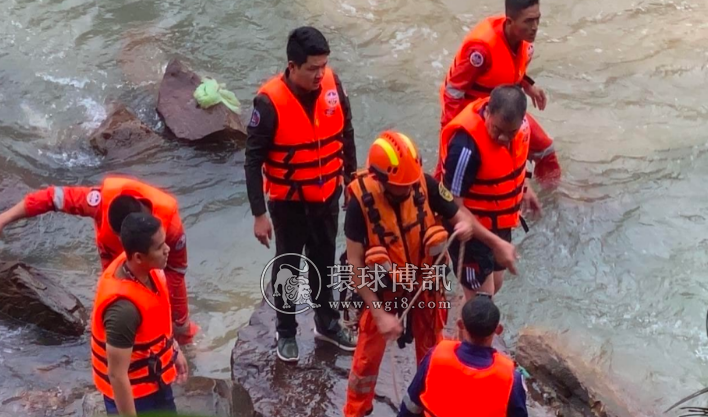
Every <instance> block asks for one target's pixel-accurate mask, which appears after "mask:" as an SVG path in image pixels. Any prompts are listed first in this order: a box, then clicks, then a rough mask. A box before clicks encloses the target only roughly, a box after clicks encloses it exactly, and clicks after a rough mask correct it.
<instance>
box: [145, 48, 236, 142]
mask: <svg viewBox="0 0 708 417" xmlns="http://www.w3.org/2000/svg"><path fill="white" fill-rule="evenodd" d="M201 81H202V80H201V77H199V75H197V74H196V73H194V72H193V71H192V70H190V69H189V68H187V67H186V66H185V65H184V64H182V62H180V61H179V60H178V59H173V60H171V61H170V63H169V64H168V65H167V69H166V70H165V75H164V77H163V78H162V83H161V84H160V91H159V95H158V98H157V112H158V113H159V114H160V117H161V118H162V120H163V121H164V122H165V126H166V127H167V129H169V132H170V133H171V134H172V135H174V136H175V137H176V138H177V139H182V140H188V141H201V140H205V141H216V142H222V141H235V142H243V141H244V140H245V139H246V130H245V129H244V127H243V124H242V122H241V119H240V118H239V116H238V114H236V113H234V112H232V111H231V110H229V108H228V107H226V106H225V105H224V104H223V103H219V104H216V105H214V106H211V107H209V108H207V109H203V108H201V107H199V105H198V104H197V101H196V100H195V99H194V90H196V88H197V87H198V86H199V84H201Z"/></svg>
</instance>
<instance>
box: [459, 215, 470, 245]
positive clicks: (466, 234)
mask: <svg viewBox="0 0 708 417" xmlns="http://www.w3.org/2000/svg"><path fill="white" fill-rule="evenodd" d="M455 232H457V240H459V241H460V242H467V241H468V240H470V239H472V235H473V234H474V228H473V226H472V221H471V220H470V219H467V218H465V219H463V220H460V221H458V222H457V223H455Z"/></svg>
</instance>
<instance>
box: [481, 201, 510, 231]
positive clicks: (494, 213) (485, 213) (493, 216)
mask: <svg viewBox="0 0 708 417" xmlns="http://www.w3.org/2000/svg"><path fill="white" fill-rule="evenodd" d="M519 210H521V202H519V203H518V204H515V205H514V206H513V207H509V208H508V209H503V210H478V209H470V212H471V213H472V214H474V215H475V216H478V217H487V218H489V219H490V220H491V221H492V230H498V229H499V223H498V219H499V216H504V215H507V214H514V213H516V212H517V211H519Z"/></svg>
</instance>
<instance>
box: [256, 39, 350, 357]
mask: <svg viewBox="0 0 708 417" xmlns="http://www.w3.org/2000/svg"><path fill="white" fill-rule="evenodd" d="M329 53H330V49H329V45H328V43H327V39H325V37H324V35H322V33H321V32H320V31H319V30H317V29H315V28H312V27H300V28H297V29H295V30H294V31H292V32H291V33H290V36H289V38H288V44H287V56H288V67H287V69H286V70H285V73H284V74H281V75H278V76H276V77H274V78H272V79H271V80H269V81H268V82H266V83H265V84H264V85H263V86H262V87H261V88H260V89H259V90H258V95H257V96H256V97H255V98H254V99H253V107H254V108H253V113H252V115H251V122H250V124H249V126H248V138H247V141H246V162H245V164H244V168H245V170H246V186H247V190H248V199H249V201H250V204H251V212H252V213H253V216H254V217H255V224H254V234H255V236H256V238H257V239H258V240H259V241H260V242H261V243H262V244H263V245H265V246H266V247H270V239H271V238H272V234H273V229H274V230H275V251H276V257H277V256H280V255H283V254H287V253H296V254H300V253H302V250H303V247H304V248H305V255H306V256H307V258H308V259H309V260H311V261H312V263H313V264H314V265H315V267H316V268H317V270H318V271H319V276H320V277H322V281H323V282H322V283H320V282H319V280H318V279H317V276H318V274H317V273H314V272H313V273H310V274H308V275H309V285H310V288H311V290H312V294H318V292H319V296H318V297H317V298H316V299H315V300H312V301H313V302H314V303H315V304H319V305H320V307H319V308H316V309H315V337H316V338H317V339H320V340H323V341H326V342H329V343H333V344H335V345H336V346H338V347H340V348H341V349H344V350H349V351H351V350H354V344H355V342H354V341H353V339H352V335H351V334H350V333H349V332H348V331H347V330H346V329H343V328H342V327H341V326H340V324H339V311H338V310H337V309H334V308H332V306H331V305H330V303H329V302H330V301H331V300H332V289H331V287H328V286H327V285H328V284H330V278H331V274H330V269H329V268H330V267H332V266H333V265H334V262H335V249H336V237H337V228H338V217H339V198H340V196H341V194H342V183H343V182H344V183H345V184H346V183H347V182H348V180H349V176H350V174H351V173H353V172H354V171H355V170H356V149H355V147H354V129H353V128H352V123H351V109H350V106H349V100H348V99H347V96H346V92H345V91H344V88H343V87H342V85H341V83H340V82H339V79H338V77H337V76H336V75H335V73H334V72H333V71H332V70H331V69H330V68H329V67H328V65H327V61H328V57H329ZM263 176H264V177H265V187H264V181H263ZM264 188H265V190H266V192H267V194H268V211H269V212H270V216H271V219H272V220H273V224H272V225H271V223H270V221H269V220H268V215H267V214H266V203H265V198H264ZM299 265H300V259H299V258H297V257H293V256H281V257H279V258H278V259H276V261H275V262H274V263H273V266H272V270H273V275H272V278H271V279H272V283H273V284H274V283H275V280H276V277H277V273H278V272H279V271H280V268H281V267H286V268H287V269H291V271H292V272H293V274H295V276H297V271H294V270H292V268H298V266H299ZM320 285H321V286H320ZM274 300H275V307H276V308H277V309H278V310H281V311H282V312H281V311H278V312H277V324H276V330H277V338H278V343H277V349H276V353H277V355H278V358H279V359H280V360H283V361H286V362H295V361H297V360H298V359H299V350H298V346H297V341H296V339H295V334H296V331H297V321H296V320H295V316H294V315H293V314H286V312H291V311H294V306H292V305H289V306H288V307H287V308H286V307H284V304H285V303H284V300H283V298H282V297H274Z"/></svg>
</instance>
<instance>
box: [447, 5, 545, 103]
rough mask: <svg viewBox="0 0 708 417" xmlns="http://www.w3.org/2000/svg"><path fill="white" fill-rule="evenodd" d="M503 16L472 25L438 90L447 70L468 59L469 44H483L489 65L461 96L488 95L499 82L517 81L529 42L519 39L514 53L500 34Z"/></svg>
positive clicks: (528, 53)
mask: <svg viewBox="0 0 708 417" xmlns="http://www.w3.org/2000/svg"><path fill="white" fill-rule="evenodd" d="M505 21H506V17H505V16H493V17H488V18H486V19H484V20H482V21H481V22H480V23H479V24H477V26H475V27H474V28H473V29H472V30H471V31H470V32H469V33H468V34H467V36H466V37H465V39H464V40H463V41H462V46H460V49H459V50H458V51H457V54H456V55H455V59H454V61H453V62H452V66H451V67H450V70H449V71H448V73H447V76H446V78H445V83H444V84H443V86H442V89H441V94H444V92H445V88H447V86H448V79H449V77H450V74H452V73H453V72H454V71H455V67H456V66H457V65H459V64H460V63H461V62H467V61H469V60H471V59H472V57H471V56H470V54H469V51H470V48H471V47H472V46H473V45H475V44H477V45H479V44H483V45H485V46H486V47H487V50H488V51H489V53H490V55H491V56H490V58H489V61H490V62H489V64H488V65H490V66H489V68H488V69H487V71H486V72H485V73H484V74H483V75H482V76H481V77H479V78H477V80H476V82H475V83H474V84H473V85H472V86H471V87H470V88H469V90H467V91H465V92H464V94H465V99H466V100H468V101H470V102H472V101H474V100H476V99H478V98H484V97H488V96H489V94H490V93H491V92H492V90H493V89H494V88H495V87H498V86H500V85H502V84H519V83H520V82H521V80H522V79H523V78H524V75H526V67H527V66H528V64H529V62H530V61H531V57H532V56H533V44H532V43H528V42H526V41H521V46H519V52H518V54H515V53H514V52H512V51H511V49H510V47H509V43H508V42H507V40H506V35H504V22H505Z"/></svg>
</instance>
